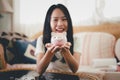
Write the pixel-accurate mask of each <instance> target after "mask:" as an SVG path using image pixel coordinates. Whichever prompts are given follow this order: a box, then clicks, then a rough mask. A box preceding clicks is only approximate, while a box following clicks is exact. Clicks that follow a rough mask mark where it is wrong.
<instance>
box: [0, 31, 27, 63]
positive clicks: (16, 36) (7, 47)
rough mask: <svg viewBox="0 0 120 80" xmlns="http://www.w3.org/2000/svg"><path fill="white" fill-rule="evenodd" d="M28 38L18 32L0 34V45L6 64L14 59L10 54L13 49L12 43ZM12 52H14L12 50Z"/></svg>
mask: <svg viewBox="0 0 120 80" xmlns="http://www.w3.org/2000/svg"><path fill="white" fill-rule="evenodd" d="M27 39H28V37H27V36H26V35H25V34H22V33H18V32H5V31H1V32H0V43H1V44H2V45H3V47H4V55H5V60H6V62H7V63H9V62H11V60H12V59H13V58H14V54H13V52H11V50H12V48H13V42H14V41H16V40H27ZM12 51H14V50H12Z"/></svg>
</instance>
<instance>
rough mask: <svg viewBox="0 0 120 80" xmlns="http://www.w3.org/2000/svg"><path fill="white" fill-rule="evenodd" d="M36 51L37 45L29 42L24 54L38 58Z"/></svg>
mask: <svg viewBox="0 0 120 80" xmlns="http://www.w3.org/2000/svg"><path fill="white" fill-rule="evenodd" d="M34 53H35V47H34V46H32V45H31V44H29V45H28V47H27V49H26V51H25V53H24V55H25V56H26V57H28V58H31V59H34V60H36V57H35V55H34Z"/></svg>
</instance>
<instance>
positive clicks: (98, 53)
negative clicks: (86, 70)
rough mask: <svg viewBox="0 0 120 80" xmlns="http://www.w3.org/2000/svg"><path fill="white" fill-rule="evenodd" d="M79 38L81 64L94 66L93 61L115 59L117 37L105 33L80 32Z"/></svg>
mask: <svg viewBox="0 0 120 80" xmlns="http://www.w3.org/2000/svg"><path fill="white" fill-rule="evenodd" d="M74 36H76V37H78V39H79V44H80V45H81V46H80V49H79V50H80V52H81V58H80V64H81V65H92V61H93V59H96V58H97V59H99V58H114V45H115V41H116V39H115V37H114V36H113V35H112V34H109V33H104V32H80V33H76V34H74Z"/></svg>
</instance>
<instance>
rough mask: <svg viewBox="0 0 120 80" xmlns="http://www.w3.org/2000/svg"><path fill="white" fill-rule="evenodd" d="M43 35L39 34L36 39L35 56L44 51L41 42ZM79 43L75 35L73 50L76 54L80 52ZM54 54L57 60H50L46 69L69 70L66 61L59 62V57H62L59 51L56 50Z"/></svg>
mask: <svg viewBox="0 0 120 80" xmlns="http://www.w3.org/2000/svg"><path fill="white" fill-rule="evenodd" d="M42 39H43V36H42V35H41V36H40V37H39V38H38V40H37V45H36V51H35V55H36V56H37V55H38V54H40V53H45V48H44V47H45V46H44V44H43V42H42ZM79 49H80V44H79V41H78V38H77V37H76V36H74V52H77V53H78V54H80V51H79ZM55 56H56V57H57V60H56V61H54V62H50V64H49V66H48V68H47V70H51V69H52V70H59V71H71V70H70V69H69V66H68V65H67V64H66V63H63V62H61V59H62V58H63V57H62V55H61V54H60V52H59V51H58V52H56V53H55Z"/></svg>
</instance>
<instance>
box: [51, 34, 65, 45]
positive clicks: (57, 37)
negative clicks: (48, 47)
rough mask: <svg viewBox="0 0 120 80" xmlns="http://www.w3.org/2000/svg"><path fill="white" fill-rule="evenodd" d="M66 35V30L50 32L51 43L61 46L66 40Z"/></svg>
mask: <svg viewBox="0 0 120 80" xmlns="http://www.w3.org/2000/svg"><path fill="white" fill-rule="evenodd" d="M66 35H67V33H66V32H63V33H55V32H52V33H51V43H52V44H54V45H56V46H62V45H63V44H64V43H66V42H67V38H66Z"/></svg>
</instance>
